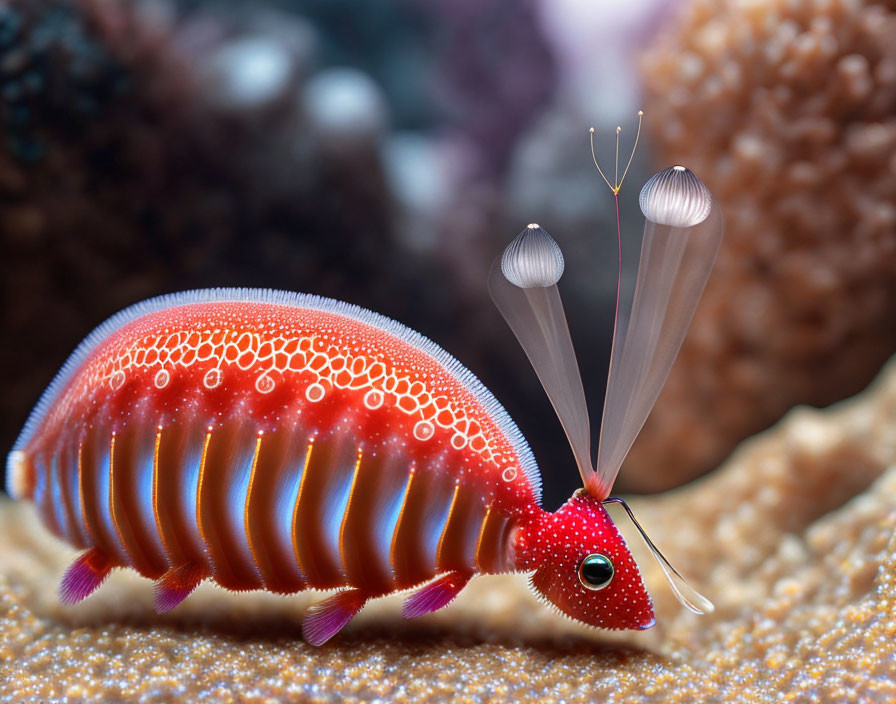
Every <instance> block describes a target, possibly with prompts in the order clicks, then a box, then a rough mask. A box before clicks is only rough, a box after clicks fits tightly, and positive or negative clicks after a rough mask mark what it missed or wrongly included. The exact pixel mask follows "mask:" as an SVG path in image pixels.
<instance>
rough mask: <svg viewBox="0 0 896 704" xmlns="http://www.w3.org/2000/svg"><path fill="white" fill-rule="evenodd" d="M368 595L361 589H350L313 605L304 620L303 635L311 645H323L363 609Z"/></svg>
mask: <svg viewBox="0 0 896 704" xmlns="http://www.w3.org/2000/svg"><path fill="white" fill-rule="evenodd" d="M365 601H367V597H366V596H364V594H363V593H362V592H361V590H360V589H348V590H346V591H344V592H339V593H338V594H334V595H333V596H331V597H330V598H329V599H324V600H323V601H319V602H318V603H316V604H314V605H313V606H311V607H310V608H309V609H308V611H306V612H305V619H304V620H303V621H302V635H303V636H304V637H305V640H306V641H307V642H309V643H311V645H323V644H324V643H326V642H327V641H328V640H330V638H332V637H333V636H335V635H336V634H337V633H339V631H341V630H342V629H343V628H345V626H346V624H347V623H348V622H349V621H351V620H352V618H353V617H354V615H355V614H356V613H358V612H359V611H360V610H361V607H362V606H364V602H365Z"/></svg>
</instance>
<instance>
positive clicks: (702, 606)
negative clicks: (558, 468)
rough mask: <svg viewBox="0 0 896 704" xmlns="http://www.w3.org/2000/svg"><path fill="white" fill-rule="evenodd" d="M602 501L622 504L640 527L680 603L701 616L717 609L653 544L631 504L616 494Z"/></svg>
mask: <svg viewBox="0 0 896 704" xmlns="http://www.w3.org/2000/svg"><path fill="white" fill-rule="evenodd" d="M602 503H604V504H618V505H620V506H622V508H623V509H625V512H626V513H627V514H628V517H629V518H630V519H631V522H632V523H633V524H634V525H635V528H637V529H638V532H639V533H640V534H641V537H642V538H643V539H644V543H645V544H646V545H647V549H648V550H650V554H651V555H653V557H654V559H655V560H656V561H657V563H659V566H660V568H661V569H662V570H663V574H664V575H665V576H666V580H667V581H668V582H669V586H670V587H671V588H672V593H673V594H675V598H676V599H678V601H679V603H680V604H681V605H682V606H684V607H685V608H686V609H687V610H688V611H691V612H693V613H695V614H698V615H700V616H704V615H706V614H711V613H712V612H713V611H715V610H716V607H715V606H714V605H713V603H712V602H711V601H710V600H709V599H707V598H706V597H705V596H703V595H702V594H701V593H700V592H698V591H697V590H696V589H694V588H693V587H692V586H691V585H690V584H688V583H687V580H685V578H684V577H682V576H681V573H680V572H679V571H678V570H677V569H675V568H674V567H673V566H672V565H671V563H670V562H669V561H668V560H667V559H666V558H665V556H664V555H663V553H661V552H660V551H659V548H657V546H656V545H654V544H653V541H652V540H651V539H650V537H649V536H648V535H647V533H646V532H645V530H644V528H642V527H641V524H640V523H638V519H637V518H635V514H634V513H632V510H631V509H630V508H629V505H628V504H627V503H625V501H623V500H622V499H619V498H616V497H615V496H611V497H610V498H608V499H604V500H603V502H602Z"/></svg>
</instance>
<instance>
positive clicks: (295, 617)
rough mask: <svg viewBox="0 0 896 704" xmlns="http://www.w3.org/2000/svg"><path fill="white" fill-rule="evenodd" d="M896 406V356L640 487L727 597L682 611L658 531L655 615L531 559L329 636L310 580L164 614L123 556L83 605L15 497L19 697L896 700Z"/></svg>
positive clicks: (10, 683) (10, 599)
mask: <svg viewBox="0 0 896 704" xmlns="http://www.w3.org/2000/svg"><path fill="white" fill-rule="evenodd" d="M894 418H896V363H894V364H891V365H890V367H889V368H888V369H887V370H886V371H885V372H884V374H883V376H882V378H881V379H880V380H879V381H878V382H877V383H876V385H875V386H874V387H873V388H872V389H871V390H870V391H868V392H866V393H865V394H864V395H863V396H861V397H859V398H857V399H855V400H853V401H850V402H848V403H846V404H843V405H841V406H839V407H836V408H834V409H831V410H828V411H820V412H819V411H808V410H798V411H796V412H794V413H792V414H790V415H789V416H788V417H787V418H786V419H785V420H784V421H783V422H782V423H781V424H780V425H779V426H777V427H776V428H774V429H772V430H771V431H769V432H768V433H766V434H764V435H762V436H759V437H757V438H755V439H753V440H752V441H750V442H749V443H748V444H746V445H745V446H743V447H742V448H741V449H740V450H739V451H738V452H737V453H736V454H735V456H734V457H733V458H732V459H731V461H729V462H728V464H727V465H726V466H724V467H723V468H722V469H720V470H719V471H718V472H716V473H715V474H714V475H711V476H710V477H708V478H706V479H704V480H703V481H702V482H700V483H699V484H696V485H693V486H691V487H688V488H686V489H684V490H680V491H678V492H675V493H671V494H666V495H664V496H663V497H662V498H655V499H645V500H641V501H638V502H636V505H635V510H636V512H637V513H638V514H639V516H640V517H641V519H642V522H643V523H644V525H645V526H646V527H647V529H648V530H649V531H650V532H651V533H652V534H653V536H654V537H655V538H656V540H657V542H658V543H659V544H660V546H661V548H663V549H664V551H665V552H666V554H667V555H668V556H669V557H670V558H672V559H673V561H674V562H675V563H676V564H677V565H678V566H679V567H680V568H681V569H682V571H684V572H685V573H686V574H687V575H689V576H690V577H691V578H692V581H693V582H694V584H695V585H697V586H699V588H701V589H702V590H704V591H705V592H706V593H707V594H709V595H710V596H711V597H712V598H713V599H714V600H715V601H716V604H717V607H718V608H717V611H716V613H715V614H714V615H712V616H710V617H704V618H700V617H697V616H693V615H691V614H689V613H686V612H683V611H682V610H681V609H680V608H679V607H678V606H677V604H676V603H675V602H674V600H673V598H672V597H671V595H670V594H669V592H668V590H667V589H666V588H665V586H664V585H663V584H662V582H661V580H660V576H659V574H658V570H657V569H656V568H655V566H654V565H652V564H651V562H650V561H649V558H646V557H645V556H644V555H643V552H642V551H639V552H638V559H639V561H640V564H641V565H642V566H643V567H644V568H645V572H646V579H647V581H648V584H649V586H650V588H651V591H652V593H653V595H654V598H655V601H656V606H657V612H658V614H657V615H658V625H657V627H656V628H654V629H652V630H651V631H648V632H646V633H639V634H623V635H619V634H616V635H609V634H606V633H601V632H596V631H590V630H587V629H585V628H580V627H579V626H577V625H575V624H573V623H572V622H570V621H566V620H563V619H561V618H560V617H557V616H555V615H553V614H552V613H550V612H548V611H547V610H546V609H545V608H544V607H542V606H540V605H538V604H537V603H536V602H535V601H534V600H533V599H532V598H531V597H530V596H529V595H528V592H527V590H526V588H525V584H524V580H523V579H522V578H516V577H502V578H480V579H479V580H476V581H475V582H474V584H473V585H471V586H470V587H469V588H468V590H467V591H466V592H465V594H464V595H463V596H462V598H461V599H460V600H459V602H458V603H457V604H456V605H453V606H452V607H450V608H449V609H447V610H446V611H445V612H443V613H441V614H437V615H434V616H432V617H429V618H427V619H423V620H420V621H418V622H414V623H411V624H407V623H405V622H403V621H402V620H401V618H400V615H399V612H398V602H397V601H396V600H386V601H383V602H381V603H378V604H376V605H374V606H372V607H368V608H367V609H366V610H365V612H364V613H362V615H361V616H360V617H359V618H358V619H357V621H356V622H355V623H354V624H352V625H351V626H350V627H349V629H348V630H347V631H346V632H345V633H344V634H343V635H342V636H340V637H338V638H337V639H336V640H335V641H333V642H332V643H331V644H330V645H329V646H327V647H324V648H320V649H315V648H311V647H308V646H306V645H305V644H304V643H303V642H302V640H301V636H300V632H299V627H298V624H299V620H300V617H301V614H302V611H303V609H304V608H305V605H306V604H307V600H306V598H305V597H294V598H282V597H272V596H269V595H230V594H226V593H224V592H222V591H220V590H218V589H216V588H214V587H211V586H204V587H202V588H201V589H200V590H199V592H197V594H196V595H194V596H193V597H191V598H190V599H189V600H188V601H187V602H186V603H185V604H184V605H183V606H181V607H180V608H179V609H178V610H176V611H175V612H174V613H173V614H169V615H168V616H165V617H160V616H156V615H155V613H154V612H153V610H152V606H151V590H150V585H149V584H148V583H147V582H145V581H143V580H140V579H139V578H136V577H133V576H132V575H130V574H125V573H119V574H116V575H114V576H113V578H111V579H110V580H109V582H108V584H107V585H105V586H104V587H103V588H102V590H100V592H98V593H97V594H96V595H94V596H93V597H91V598H90V599H88V600H87V601H86V602H85V603H83V604H82V605H80V606H78V607H76V608H63V607H61V606H59V605H58V603H57V601H56V597H55V586H56V581H57V580H58V578H59V576H60V574H61V571H62V570H63V568H64V567H65V565H66V563H67V562H68V561H69V560H70V559H71V557H72V553H71V551H69V550H68V549H67V548H65V547H63V546H61V545H60V544H58V543H56V542H55V541H54V540H53V539H52V538H50V537H48V535H47V534H46V532H44V531H43V530H42V529H41V528H40V527H39V526H38V525H37V523H36V521H35V519H34V516H33V514H32V511H31V508H30V506H15V505H13V504H11V503H9V502H5V501H4V502H3V503H0V554H2V560H0V603H2V607H0V628H2V638H0V699H2V700H4V701H15V702H19V701H27V700H35V701H48V700H61V699H63V698H66V697H67V698H68V700H69V701H72V700H73V701H82V700H83V701H100V700H102V701H116V700H121V699H138V698H139V699H140V700H141V701H147V702H155V701H171V700H183V701H241V702H243V701H245V702H267V701H284V700H285V701H322V702H323V701H343V700H348V701H437V700H443V699H446V698H453V699H454V700H456V701H484V700H489V701H514V702H519V701H541V702H545V701H565V702H578V701H581V702H594V701H608V702H614V701H627V702H628V701H643V702H651V701H658V702H659V701H662V702H679V701H680V702H693V701H760V702H761V701H810V702H811V701H818V702H829V701H863V702H864V701H876V700H880V701H893V700H896V618H894V613H893V608H894V607H893V604H894V603H896V539H894V537H893V536H894V527H896V466H894V458H896V424H894V422H893V419H894ZM888 467H890V469H889V470H888V469H887V468H888ZM623 528H624V530H625V528H626V527H625V526H623ZM627 532H628V534H629V535H631V531H627Z"/></svg>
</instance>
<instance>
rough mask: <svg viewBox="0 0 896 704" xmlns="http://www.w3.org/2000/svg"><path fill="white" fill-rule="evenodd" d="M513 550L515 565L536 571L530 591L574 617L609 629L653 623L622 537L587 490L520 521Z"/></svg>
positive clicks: (649, 625) (649, 605)
mask: <svg viewBox="0 0 896 704" xmlns="http://www.w3.org/2000/svg"><path fill="white" fill-rule="evenodd" d="M514 549H515V551H516V565H517V568H518V569H520V570H535V572H534V574H533V575H532V579H531V584H532V588H533V589H534V590H535V592H536V593H537V594H538V595H539V596H541V597H543V598H545V599H547V601H548V602H549V603H551V604H552V605H553V606H555V607H556V608H557V609H559V610H560V611H562V612H563V613H564V614H566V615H567V616H569V617H571V618H573V619H575V620H576V621H581V622H583V623H587V624H588V625H591V626H597V627H598V628H609V629H640V630H643V629H645V628H650V627H651V626H652V625H653V624H654V617H653V605H652V604H651V602H650V596H649V595H648V594H647V590H646V589H645V587H644V583H643V582H642V581H641V574H640V572H639V571H638V566H637V565H636V564H635V561H634V559H633V558H632V555H631V553H630V552H629V549H628V547H627V546H626V544H625V540H623V538H622V535H620V533H619V530H618V529H617V528H616V525H615V524H614V523H613V521H612V519H611V518H610V515H609V514H608V513H607V510H606V509H605V508H604V506H603V504H602V503H601V502H600V501H599V500H597V499H595V498H594V497H592V496H590V495H589V494H587V493H586V492H584V491H578V492H576V493H575V494H574V495H573V496H572V498H570V499H569V501H567V502H566V503H565V504H563V506H561V507H560V509H558V510H557V512H556V513H539V514H538V515H537V517H536V518H535V519H533V520H532V521H531V522H529V523H527V524H524V525H522V526H520V528H519V531H518V532H517V535H516V539H515V545H514Z"/></svg>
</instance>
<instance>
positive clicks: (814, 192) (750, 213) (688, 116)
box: [622, 0, 896, 490]
mask: <svg viewBox="0 0 896 704" xmlns="http://www.w3.org/2000/svg"><path fill="white" fill-rule="evenodd" d="M642 73H643V78H644V82H645V89H646V97H645V105H644V107H645V111H646V112H647V114H648V115H650V120H649V121H648V122H647V123H645V124H646V128H647V129H648V130H650V132H651V134H650V137H651V140H652V143H653V145H654V147H655V148H656V154H655V156H656V158H657V162H658V163H676V164H686V165H687V166H688V167H690V168H691V169H693V171H694V172H695V173H697V174H698V175H699V176H700V178H701V179H702V180H703V181H704V182H705V183H706V185H707V186H708V187H709V189H710V190H711V191H712V192H713V195H714V196H715V198H716V199H717V200H718V201H719V203H720V204H721V206H722V211H723V212H724V213H725V239H724V242H723V245H722V249H721V251H720V253H719V257H718V260H717V262H716V266H715V270H714V272H713V275H712V277H711V278H710V281H709V284H708V286H707V289H706V292H705V295H704V296H703V302H702V303H701V306H700V308H699V310H698V311H697V315H696V317H695V318H694V322H693V324H692V326H691V330H690V333H689V335H688V339H687V341H686V342H685V345H684V347H683V348H682V351H681V354H680V356H679V359H678V361H677V363H676V366H675V368H674V369H673V370H672V374H671V376H670V377H669V381H668V383H667V385H666V388H665V390H664V392H663V394H662V396H661V397H660V399H659V402H658V403H657V407H656V408H655V409H654V412H653V414H652V416H651V419H650V420H649V421H648V424H647V425H646V426H645V428H644V431H643V432H642V434H641V438H640V439H639V442H638V443H637V444H636V445H635V447H634V448H633V450H632V453H631V455H630V457H629V462H628V466H627V469H626V471H624V472H623V474H622V479H623V480H624V481H625V482H627V483H628V486H631V487H637V488H639V489H644V490H648V489H661V488H666V487H669V486H675V485H677V484H680V483H682V482H683V481H685V480H687V479H689V478H692V477H693V476H696V475H697V474H699V473H701V472H703V471H706V470H708V469H711V468H712V467H714V466H716V464H717V463H718V462H719V461H720V460H721V459H722V458H723V457H724V456H725V455H726V454H727V453H728V452H730V451H731V449H732V448H733V447H734V446H735V445H736V444H737V442H739V441H740V440H742V439H743V438H745V437H747V436H749V435H751V434H753V433H755V432H757V431H759V430H761V429H762V428H764V427H766V426H768V425H769V424H771V423H773V422H775V421H776V420H777V419H778V418H780V417H781V416H782V415H783V414H784V413H785V412H786V411H787V410H788V409H789V408H791V407H792V406H794V405H796V404H800V403H807V404H812V405H824V404H828V403H831V402H833V401H836V400H838V399H841V398H844V397H846V396H848V395H850V394H853V393H856V392H857V391H858V390H859V389H861V388H863V387H864V386H865V384H867V383H868V381H869V380H870V379H871V377H873V375H874V374H875V372H876V370H878V369H879V368H880V366H881V365H882V364H883V362H884V361H885V360H886V359H887V358H888V357H889V356H890V355H891V354H892V353H893V352H894V350H896V326H894V324H893V322H894V317H893V309H894V306H896V119H894V116H896V5H894V4H893V3H892V2H884V3H879V2H865V1H861V0H856V1H853V0H850V1H846V0H832V1H831V2H799V3H794V2H788V1H787V0H755V1H751V2H716V1H712V2H709V1H706V0H696V1H695V2H690V3H687V4H686V5H685V7H684V12H683V14H682V15H681V16H680V17H679V18H678V19H677V22H676V23H675V24H674V29H672V31H671V32H670V33H668V34H667V35H666V36H665V37H664V38H663V39H662V40H661V41H660V42H658V43H657V44H656V46H654V47H653V48H652V49H651V50H650V51H649V52H648V54H647V56H646V57H645V59H644V61H643V63H642ZM683 438H685V440H683Z"/></svg>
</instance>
